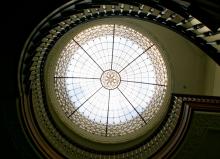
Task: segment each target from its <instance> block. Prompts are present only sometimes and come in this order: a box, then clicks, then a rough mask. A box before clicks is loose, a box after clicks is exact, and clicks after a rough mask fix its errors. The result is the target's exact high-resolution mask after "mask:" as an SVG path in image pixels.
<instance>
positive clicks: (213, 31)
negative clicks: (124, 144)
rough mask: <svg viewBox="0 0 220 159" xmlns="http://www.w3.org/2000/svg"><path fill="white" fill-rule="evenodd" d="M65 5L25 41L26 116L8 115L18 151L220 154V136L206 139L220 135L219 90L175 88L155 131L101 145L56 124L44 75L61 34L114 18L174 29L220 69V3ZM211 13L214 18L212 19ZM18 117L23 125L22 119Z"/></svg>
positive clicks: (106, 0)
mask: <svg viewBox="0 0 220 159" xmlns="http://www.w3.org/2000/svg"><path fill="white" fill-rule="evenodd" d="M51 3H52V2H51ZM59 3H61V4H62V3H63V4H64V2H59ZM59 5H60V4H58V5H57V6H56V7H58V9H56V10H54V11H53V12H52V13H51V14H49V15H48V16H47V17H46V18H45V19H44V20H43V21H41V22H40V23H39V24H38V25H37V27H35V29H34V30H33V31H32V33H31V34H30V36H29V38H28V40H27V41H26V43H25V45H24V47H23V50H22V53H21V58H20V61H19V68H18V73H17V74H18V85H19V90H18V93H17V102H16V105H17V110H16V111H17V115H18V117H17V115H16V113H15V112H14V117H12V118H10V116H12V115H9V116H8V115H6V116H5V117H4V119H5V120H6V127H7V129H8V130H9V131H10V133H9V134H11V136H14V137H9V138H12V141H13V142H14V145H15V146H13V147H16V150H15V152H16V153H18V154H20V157H21V158H74V159H75V158H76V159H81V158H82V159H87V158H91V159H93V158H95V159H96V158H100V159H101V158H103V159H111V158H114V159H116V158H118V159H125V158H127V159H133V158H134V159H141V158H196V157H199V158H206V157H211V158H218V157H219V156H220V154H219V153H218V151H217V149H216V147H218V146H219V144H218V142H214V144H213V145H206V144H211V141H215V139H216V140H218V139H219V137H220V135H219V133H220V132H219V130H220V122H219V121H220V120H219V119H220V114H219V112H220V97H217V96H218V94H217V93H216V94H214V95H217V96H213V94H209V93H203V94H202V93H201V94H200V95H195V94H196V93H190V92H188V93H187V94H182V92H181V91H180V92H178V91H175V90H173V92H172V98H171V100H170V106H169V109H168V112H167V114H166V116H165V118H164V120H163V122H162V123H161V124H160V125H159V126H158V127H157V129H156V130H155V131H154V132H153V133H152V134H151V135H150V136H148V137H146V138H145V139H143V140H142V141H141V142H138V143H137V144H135V146H132V147H130V148H126V149H122V150H120V151H100V150H96V148H89V147H86V146H82V145H83V144H82V145H80V144H78V143H76V142H75V141H74V140H72V139H69V138H68V136H66V135H65V134H63V132H62V131H60V130H59V128H58V127H56V124H55V123H54V121H53V119H52V117H51V115H50V112H49V109H48V108H47V104H45V103H46V94H45V91H44V90H45V88H44V80H43V77H42V74H43V73H42V72H43V69H44V68H43V66H44V63H45V60H46V58H47V55H48V53H49V51H50V49H51V48H52V47H53V46H54V44H55V43H56V42H57V40H58V39H59V38H60V37H62V36H63V35H64V34H65V33H67V32H68V31H69V30H70V29H72V28H74V27H76V26H78V25H80V24H84V23H89V22H91V21H93V20H97V19H103V18H114V17H119V18H132V19H136V20H141V21H145V22H147V23H153V24H156V25H159V26H162V27H165V28H167V29H169V30H172V31H174V32H175V33H177V34H179V35H180V36H182V37H184V38H185V39H187V40H188V41H190V42H191V43H193V44H194V45H196V46H197V47H198V48H199V49H201V50H202V51H201V53H204V54H205V55H204V56H207V57H208V58H210V59H212V60H213V61H214V62H215V63H217V66H216V68H218V67H219V65H220V18H219V17H220V14H219V13H218V11H217V10H218V9H219V8H220V4H219V3H218V2H214V1H213V2H210V3H207V2H205V1H202V0H201V1H192V2H191V1H181V0H170V1H166V0H145V1H144V0H137V1H129V0H118V1H110V0H77V1H69V2H67V3H65V4H64V5H62V6H61V7H59ZM198 6H199V7H198ZM204 6H205V7H204ZM52 9H55V7H54V8H52ZM45 10H46V9H45ZM36 14H37V13H36ZM205 15H206V16H207V18H204V16H205ZM213 15H214V16H216V17H213ZM43 16H45V15H43ZM186 65H187V64H186ZM174 67H175V66H174ZM174 69H175V68H174ZM215 86H216V85H214V86H213V87H215ZM192 94H194V95H192ZM206 95H209V96H206ZM210 95H211V96H210ZM34 101H37V102H36V103H34ZM33 106H34V107H33ZM11 107H12V106H11ZM35 107H37V108H35ZM13 109H14V108H13ZM10 111H13V110H9V109H8V108H7V110H6V112H7V113H6V114H10ZM14 111H15V110H14ZM12 114H13V113H12ZM9 118H10V119H9ZM17 119H19V123H18V121H17V123H15V120H17ZM7 122H9V123H11V126H8V125H7ZM9 125H10V124H9ZM15 129H16V130H15ZM18 129H19V130H18ZM16 135H17V137H16ZM207 138H208V139H207ZM19 144H22V145H24V147H20V146H19ZM196 147H198V148H196ZM207 148H208V149H207ZM201 150H203V151H201ZM199 151H201V152H199Z"/></svg>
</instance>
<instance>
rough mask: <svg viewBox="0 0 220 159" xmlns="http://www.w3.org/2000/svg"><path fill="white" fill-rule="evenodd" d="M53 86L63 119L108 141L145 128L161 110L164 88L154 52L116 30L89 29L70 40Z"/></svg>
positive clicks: (134, 35)
mask: <svg viewBox="0 0 220 159" xmlns="http://www.w3.org/2000/svg"><path fill="white" fill-rule="evenodd" d="M54 81H55V90H56V96H57V99H58V101H59V104H60V106H61V107H62V110H63V113H64V114H65V116H66V117H67V118H69V120H70V121H71V122H72V123H73V124H76V125H78V127H80V128H82V129H84V130H86V131H87V132H90V133H92V134H96V135H101V136H106V137H109V136H121V135H125V134H127V133H131V132H134V131H136V130H138V129H140V128H141V127H143V126H145V125H147V124H148V123H149V122H150V121H151V119H152V118H153V117H154V116H156V115H157V112H158V110H159V109H160V108H161V107H162V106H163V101H164V98H165V96H166V90H167V84H168V78H167V70H166V66H165V63H164V60H163V58H162V56H161V54H160V52H159V50H158V48H157V46H156V45H155V44H154V43H153V42H152V41H151V40H149V39H148V38H147V37H145V36H144V35H142V34H141V33H139V32H137V31H135V30H134V29H132V28H129V27H127V26H123V25H118V24H112V25H109V24H108V25H98V26H93V27H90V28H88V29H85V30H83V31H81V32H80V33H79V34H77V35H76V36H74V37H73V38H72V40H71V41H69V43H68V44H67V45H66V47H65V48H64V49H63V51H62V53H61V54H60V57H59V59H58V62H57V65H56V71H55V75H54Z"/></svg>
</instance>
